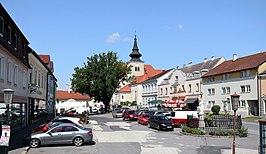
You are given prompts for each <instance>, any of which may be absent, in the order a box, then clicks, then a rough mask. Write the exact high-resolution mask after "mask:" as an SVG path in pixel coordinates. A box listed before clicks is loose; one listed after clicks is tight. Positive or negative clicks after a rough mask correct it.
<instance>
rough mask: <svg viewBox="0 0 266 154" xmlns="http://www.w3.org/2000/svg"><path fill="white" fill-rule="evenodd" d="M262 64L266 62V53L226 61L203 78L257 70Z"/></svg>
mask: <svg viewBox="0 0 266 154" xmlns="http://www.w3.org/2000/svg"><path fill="white" fill-rule="evenodd" d="M264 62H266V52H261V53H257V54H254V55H250V56H246V57H241V58H238V59H236V60H235V61H233V60H227V61H224V62H223V63H221V64H220V65H218V66H217V67H215V68H214V69H212V70H210V71H209V72H208V73H206V74H205V75H203V77H208V76H213V75H218V74H224V73H230V72H236V71H241V70H247V69H252V68H257V67H259V66H260V65H261V64H263V63H264Z"/></svg>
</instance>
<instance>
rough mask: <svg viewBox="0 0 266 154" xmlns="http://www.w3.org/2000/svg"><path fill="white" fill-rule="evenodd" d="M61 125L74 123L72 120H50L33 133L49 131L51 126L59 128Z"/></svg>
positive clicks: (36, 128)
mask: <svg viewBox="0 0 266 154" xmlns="http://www.w3.org/2000/svg"><path fill="white" fill-rule="evenodd" d="M61 123H74V122H73V121H71V120H68V119H55V120H48V121H47V122H46V123H45V124H42V125H39V126H37V127H35V128H34V130H33V132H38V131H47V130H48V128H49V127H50V126H57V125H59V124H61Z"/></svg>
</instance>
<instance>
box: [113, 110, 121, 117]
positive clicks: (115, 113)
mask: <svg viewBox="0 0 266 154" xmlns="http://www.w3.org/2000/svg"><path fill="white" fill-rule="evenodd" d="M112 115H113V117H114V118H118V117H120V118H121V117H122V110H121V109H120V108H116V109H114V110H113V112H112Z"/></svg>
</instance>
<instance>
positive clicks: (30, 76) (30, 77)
mask: <svg viewBox="0 0 266 154" xmlns="http://www.w3.org/2000/svg"><path fill="white" fill-rule="evenodd" d="M30 67H31V69H30V70H29V71H30V73H29V74H30V75H29V80H30V81H29V83H30V84H32V72H33V69H32V65H30Z"/></svg>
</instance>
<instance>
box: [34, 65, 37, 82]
mask: <svg viewBox="0 0 266 154" xmlns="http://www.w3.org/2000/svg"><path fill="white" fill-rule="evenodd" d="M37 75H38V74H37V70H36V68H35V69H34V84H35V85H37Z"/></svg>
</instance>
